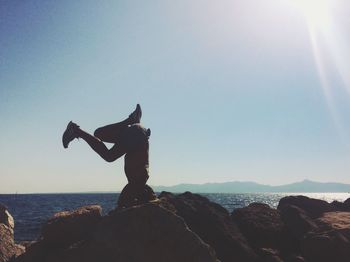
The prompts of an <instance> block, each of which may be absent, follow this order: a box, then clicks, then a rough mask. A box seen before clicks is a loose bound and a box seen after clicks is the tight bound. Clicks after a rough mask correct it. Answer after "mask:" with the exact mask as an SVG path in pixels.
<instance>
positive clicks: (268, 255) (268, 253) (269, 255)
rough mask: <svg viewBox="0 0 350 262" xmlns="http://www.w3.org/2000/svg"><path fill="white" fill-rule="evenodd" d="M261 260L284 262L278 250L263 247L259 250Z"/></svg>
mask: <svg viewBox="0 0 350 262" xmlns="http://www.w3.org/2000/svg"><path fill="white" fill-rule="evenodd" d="M259 257H260V261H261V262H283V260H282V259H281V258H280V254H279V252H278V251H277V250H275V249H271V248H261V249H260V250H259Z"/></svg>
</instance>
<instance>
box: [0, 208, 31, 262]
mask: <svg viewBox="0 0 350 262" xmlns="http://www.w3.org/2000/svg"><path fill="white" fill-rule="evenodd" d="M13 229H14V221H13V218H12V216H11V214H10V213H9V212H8V211H7V209H6V207H5V206H3V205H1V204H0V262H8V261H10V260H11V258H14V257H16V256H19V255H20V254H22V253H23V252H24V251H25V248H24V247H23V246H21V245H16V244H15V241H14V235H13Z"/></svg>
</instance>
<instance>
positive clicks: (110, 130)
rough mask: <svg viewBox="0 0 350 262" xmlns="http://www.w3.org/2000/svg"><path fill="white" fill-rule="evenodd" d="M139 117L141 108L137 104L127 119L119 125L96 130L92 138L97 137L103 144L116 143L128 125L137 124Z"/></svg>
mask: <svg viewBox="0 0 350 262" xmlns="http://www.w3.org/2000/svg"><path fill="white" fill-rule="evenodd" d="M141 115H142V111H141V107H140V105H139V104H137V106H136V109H135V110H134V111H133V112H132V113H131V114H130V115H129V117H128V118H126V119H125V120H123V121H121V122H119V123H115V124H111V125H106V126H103V127H100V128H97V129H96V130H95V132H94V136H95V137H98V138H99V139H101V140H102V141H103V142H107V143H117V142H118V138H119V136H120V134H121V133H122V131H124V130H125V129H126V128H127V127H128V126H129V125H132V124H135V123H139V122H140V118H141Z"/></svg>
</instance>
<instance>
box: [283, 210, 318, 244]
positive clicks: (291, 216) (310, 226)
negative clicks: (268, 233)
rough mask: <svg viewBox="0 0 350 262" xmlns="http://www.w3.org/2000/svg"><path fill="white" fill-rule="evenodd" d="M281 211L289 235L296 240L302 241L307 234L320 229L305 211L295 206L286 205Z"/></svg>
mask: <svg viewBox="0 0 350 262" xmlns="http://www.w3.org/2000/svg"><path fill="white" fill-rule="evenodd" d="M280 209H281V210H280V211H281V217H282V220H283V222H284V224H285V226H286V229H287V231H288V233H289V234H290V235H291V236H293V237H294V238H296V240H298V241H299V240H301V239H302V238H303V237H304V235H305V234H306V233H307V232H310V231H314V230H316V229H317V228H318V227H317V225H316V223H315V222H314V221H313V220H312V219H311V218H310V217H309V216H308V215H307V214H306V212H305V211H304V210H303V209H301V208H299V207H297V206H294V205H285V206H282V207H280Z"/></svg>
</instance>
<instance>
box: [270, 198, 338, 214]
mask: <svg viewBox="0 0 350 262" xmlns="http://www.w3.org/2000/svg"><path fill="white" fill-rule="evenodd" d="M287 205H293V206H297V207H299V208H301V209H303V210H304V211H306V213H307V214H308V216H310V217H311V218H318V217H320V216H321V215H322V214H323V213H325V212H331V211H335V208H334V206H332V205H331V204H329V203H328V202H326V201H323V200H320V199H313V198H309V197H306V196H287V197H283V198H282V199H281V200H280V201H279V204H278V207H277V209H279V210H281V209H282V208H283V207H285V206H287Z"/></svg>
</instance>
